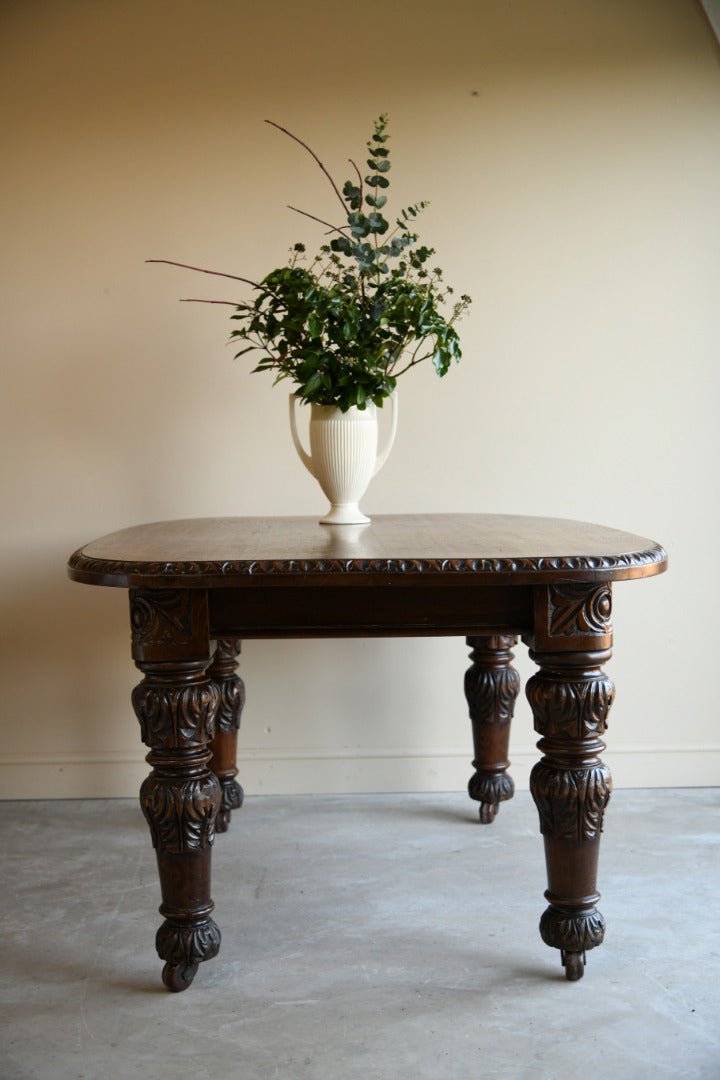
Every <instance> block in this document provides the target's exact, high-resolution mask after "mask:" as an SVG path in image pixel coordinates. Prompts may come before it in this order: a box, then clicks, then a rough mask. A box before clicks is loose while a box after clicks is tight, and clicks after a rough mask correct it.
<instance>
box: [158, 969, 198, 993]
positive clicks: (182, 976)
mask: <svg viewBox="0 0 720 1080" xmlns="http://www.w3.org/2000/svg"><path fill="white" fill-rule="evenodd" d="M197 969H198V965H197V964H166V965H165V967H164V968H163V973H162V981H163V983H164V984H165V986H166V987H167V988H168V990H172V991H173V993H175V994H179V993H180V991H181V990H187V988H188V986H189V985H190V983H191V982H192V981H193V979H194V978H195V974H196V972H197Z"/></svg>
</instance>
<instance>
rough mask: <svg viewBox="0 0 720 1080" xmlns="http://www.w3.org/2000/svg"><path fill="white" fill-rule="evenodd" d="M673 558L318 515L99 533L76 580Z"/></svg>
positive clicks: (79, 556) (538, 577)
mask: <svg viewBox="0 0 720 1080" xmlns="http://www.w3.org/2000/svg"><path fill="white" fill-rule="evenodd" d="M666 566H667V556H666V554H665V551H664V550H663V548H662V547H661V546H660V545H659V544H657V543H655V542H654V541H653V540H648V539H646V538H644V537H642V536H635V535H632V534H630V533H626V532H621V531H619V530H617V529H611V528H606V527H605V526H602V525H590V524H586V523H584V522H577V521H564V520H559V519H554V518H541V517H518V516H511V515H499V514H408V515H388V516H378V517H374V518H373V520H372V522H371V523H370V524H369V525H350V526H348V525H339V526H329V525H321V524H319V523H318V521H317V519H316V518H309V517H247V518H230V517H223V518H190V519H185V520H179V521H161V522H155V523H153V524H147V525H138V526H135V527H133V528H129V529H122V530H120V531H119V532H115V533H111V534H110V535H108V536H104V537H102V538H101V539H99V540H93V541H92V542H91V543H89V544H86V545H85V546H84V547H82V548H80V549H79V550H78V551H76V552H75V553H74V554H73V555H72V556H71V558H70V560H69V563H68V572H69V575H70V577H71V578H72V579H73V580H75V581H81V582H85V583H86V584H91V585H110V586H117V587H122V588H127V587H143V586H144V587H151V588H152V587H157V588H160V587H166V586H169V585H172V586H173V587H183V588H208V587H214V586H219V585H222V586H225V587H227V586H233V585H236V586H240V585H249V584H251V582H252V583H257V584H260V583H263V584H266V585H270V584H273V583H278V584H280V583H281V582H284V583H288V581H289V579H290V580H291V579H295V580H298V579H299V578H302V579H303V583H304V584H308V583H314V582H317V583H318V584H319V583H320V581H321V579H322V580H325V579H327V578H328V576H329V577H331V578H332V579H333V581H334V582H335V583H336V584H340V583H341V582H342V581H343V580H349V579H352V580H356V579H357V578H361V579H362V580H364V581H367V582H373V581H375V582H377V581H380V580H381V579H387V577H388V576H389V575H391V576H393V577H396V576H397V575H402V576H406V577H408V578H412V579H416V578H417V575H423V577H424V578H433V579H435V580H437V579H438V577H439V576H441V577H442V578H443V580H446V581H449V580H451V579H460V578H461V579H462V580H463V581H465V582H468V583H469V579H471V580H472V581H473V583H476V584H501V583H504V584H507V583H509V582H512V583H513V584H533V583H538V584H539V583H541V582H542V581H554V582H558V581H613V580H623V579H628V578H638V577H648V576H650V575H652V574H659V573H662V571H663V570H665V568H666Z"/></svg>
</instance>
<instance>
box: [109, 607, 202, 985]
mask: <svg viewBox="0 0 720 1080" xmlns="http://www.w3.org/2000/svg"><path fill="white" fill-rule="evenodd" d="M130 604H131V622H132V629H133V656H134V659H135V663H136V665H137V667H138V668H140V670H141V671H142V672H143V674H144V678H143V680H142V682H141V683H139V685H138V686H136V687H135V689H134V691H133V695H132V702H133V707H134V709H135V713H136V715H137V718H138V720H139V721H140V728H141V733H142V739H143V742H144V743H145V744H146V745H147V746H149V747H150V753H149V754H148V755H147V761H148V763H149V764H150V765H151V766H152V772H151V773H150V775H149V776H148V777H147V779H146V780H145V781H144V782H143V785H142V787H141V789H140V804H141V807H142V810H143V813H144V815H145V818H146V819H147V822H148V825H149V826H150V833H151V836H152V842H153V846H154V848H155V852H156V855H157V864H158V871H159V875H160V887H161V893H162V905H161V907H160V914H161V915H162V916H163V917H164V922H163V924H162V926H161V927H160V929H159V930H158V932H157V937H156V942H155V944H156V947H157V952H158V955H159V956H160V958H161V959H162V960H164V961H165V967H164V969H163V982H164V983H165V985H166V986H167V987H168V989H170V990H175V991H178V990H185V989H186V988H187V987H188V986H189V985H190V983H191V982H192V980H193V978H194V976H195V973H196V971H197V968H198V964H199V963H201V962H202V961H203V960H209V959H210V958H211V957H213V956H215V955H216V954H217V952H218V949H219V948H220V931H219V930H218V928H217V926H216V925H215V923H214V922H213V920H212V919H211V918H210V915H211V912H212V911H213V907H214V905H213V902H212V900H211V897H210V865H211V853H212V843H213V839H214V833H215V820H216V817H217V814H218V811H219V809H220V803H221V790H220V784H219V782H218V779H217V777H216V776H215V774H214V773H213V772H212V771H211V769H210V768H209V762H210V758H211V750H210V739H211V737H212V734H213V729H214V723H215V713H216V711H217V708H218V703H219V698H220V695H219V691H218V689H217V686H216V685H215V683H214V681H213V680H212V679H210V678H209V677H208V667H209V665H210V649H209V639H208V637H207V598H206V595H205V594H194V593H192V592H191V591H188V592H183V591H180V590H169V589H166V590H150V589H147V590H144V589H143V590H140V589H138V590H132V591H131V594H130ZM193 654H194V655H193ZM198 654H200V655H199V656H198Z"/></svg>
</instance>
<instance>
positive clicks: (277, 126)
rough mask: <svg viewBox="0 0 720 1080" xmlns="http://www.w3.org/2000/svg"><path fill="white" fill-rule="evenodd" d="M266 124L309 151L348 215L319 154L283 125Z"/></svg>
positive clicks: (335, 185) (268, 121)
mask: <svg viewBox="0 0 720 1080" xmlns="http://www.w3.org/2000/svg"><path fill="white" fill-rule="evenodd" d="M265 123H266V124H270V125H271V127H274V128H277V129H278V131H282V133H283V134H284V135H288V136H289V137H290V138H291V139H294V140H295V142H296V143H300V145H301V146H302V147H303V149H305V150H307V152H308V154H309V155H310V157H312V158H314V160H315V161H316V162H317V164H318V165H319V166H320V168H321V169H322V171H323V172H324V173H325V175H326V176H327V178H328V180H329V181H330V183H331V184H332V189H333V191H334V192H335V194H336V195H337V197H338V199H339V200H340V205H341V206H342V208H343V210H344V211H345V212H346V213H347V206H346V205H345V200H344V199H343V197H342V195H341V194H340V192H339V191H338V186H337V184H336V183H335V181H334V180H333V178H332V176H331V175H330V173H329V172H328V171H327V169H326V168H325V166H324V165H323V163H322V161H321V160H320V158H319V157H318V156H317V154H316V153H315V151H314V150H311V149H310V147H309V146H308V144H307V143H304V142H303V141H302V139H298V137H297V135H293V133H292V131H288V129H287V128H284V127H281V125H280V124H276V123H275V121H274V120H266V121H265Z"/></svg>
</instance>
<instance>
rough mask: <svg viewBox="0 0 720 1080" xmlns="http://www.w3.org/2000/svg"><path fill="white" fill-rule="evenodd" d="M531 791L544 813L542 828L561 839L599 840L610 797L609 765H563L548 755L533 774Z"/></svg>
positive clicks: (541, 819) (541, 818)
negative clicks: (565, 766) (550, 759)
mask: <svg viewBox="0 0 720 1080" xmlns="http://www.w3.org/2000/svg"><path fill="white" fill-rule="evenodd" d="M530 791H531V793H532V797H533V800H534V802H535V805H536V806H537V809H538V814H539V817H540V832H541V833H543V834H547V835H549V836H552V837H554V838H556V839H561V840H582V841H587V840H596V839H597V838H598V837H599V836H600V833H601V832H602V823H603V814H604V812H605V807H606V806H607V804H608V801H609V799H610V793H611V791H612V780H611V777H610V770H609V769H608V767H607V765H605V764H604V763H603V762H601V761H597V762H596V763H595V764H593V765H589V766H586V767H577V768H567V769H560V768H557V767H556V766H553V765H552V764H550V763H549V762H548V761H547V760H546V759H545V758H543V759H542V761H539V762H538V763H537V764H536V765H535V766H534V768H533V770H532V773H531V774H530Z"/></svg>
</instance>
